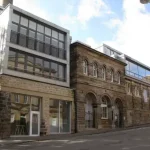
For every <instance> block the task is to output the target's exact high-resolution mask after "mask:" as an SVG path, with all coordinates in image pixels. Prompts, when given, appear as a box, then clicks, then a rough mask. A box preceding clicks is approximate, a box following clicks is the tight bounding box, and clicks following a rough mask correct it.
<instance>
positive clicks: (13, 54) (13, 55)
mask: <svg viewBox="0 0 150 150" xmlns="http://www.w3.org/2000/svg"><path fill="white" fill-rule="evenodd" d="M15 61H16V52H14V51H9V58H8V68H10V69H14V68H15Z"/></svg>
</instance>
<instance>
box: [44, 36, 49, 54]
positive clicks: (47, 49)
mask: <svg viewBox="0 0 150 150" xmlns="http://www.w3.org/2000/svg"><path fill="white" fill-rule="evenodd" d="M44 49H45V53H46V54H50V38H49V37H47V36H45V48H44Z"/></svg>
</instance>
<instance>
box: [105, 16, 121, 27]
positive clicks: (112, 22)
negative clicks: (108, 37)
mask: <svg viewBox="0 0 150 150" xmlns="http://www.w3.org/2000/svg"><path fill="white" fill-rule="evenodd" d="M104 24H105V25H106V26H107V27H109V28H110V29H112V28H116V27H119V26H121V25H122V21H121V20H120V19H118V18H113V19H110V20H109V21H108V22H105V23H104Z"/></svg>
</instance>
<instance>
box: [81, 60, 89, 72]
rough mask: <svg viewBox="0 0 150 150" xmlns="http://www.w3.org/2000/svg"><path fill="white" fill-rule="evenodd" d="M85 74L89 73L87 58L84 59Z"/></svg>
mask: <svg viewBox="0 0 150 150" xmlns="http://www.w3.org/2000/svg"><path fill="white" fill-rule="evenodd" d="M82 63H83V74H84V75H88V61H87V60H83V62H82Z"/></svg>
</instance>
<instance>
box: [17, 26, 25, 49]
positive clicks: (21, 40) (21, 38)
mask: <svg viewBox="0 0 150 150" xmlns="http://www.w3.org/2000/svg"><path fill="white" fill-rule="evenodd" d="M26 35H27V29H26V28H23V27H20V36H19V45H21V46H24V47H26V43H27V39H26Z"/></svg>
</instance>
